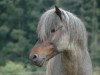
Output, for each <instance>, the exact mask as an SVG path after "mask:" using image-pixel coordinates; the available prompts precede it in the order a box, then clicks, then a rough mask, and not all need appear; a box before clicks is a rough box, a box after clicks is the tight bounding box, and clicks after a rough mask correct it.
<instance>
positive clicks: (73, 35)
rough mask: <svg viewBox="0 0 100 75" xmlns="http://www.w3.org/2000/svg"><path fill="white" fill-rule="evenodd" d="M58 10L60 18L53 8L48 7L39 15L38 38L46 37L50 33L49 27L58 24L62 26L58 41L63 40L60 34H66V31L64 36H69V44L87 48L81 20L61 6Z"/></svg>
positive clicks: (43, 38)
mask: <svg viewBox="0 0 100 75" xmlns="http://www.w3.org/2000/svg"><path fill="white" fill-rule="evenodd" d="M60 10H61V13H62V14H61V16H62V20H61V19H60V18H59V16H58V15H56V13H55V9H50V10H48V11H47V12H45V13H44V14H43V15H42V16H41V18H40V21H39V24H38V28H37V32H38V36H39V39H41V40H45V39H47V38H48V37H49V35H50V34H51V29H53V28H55V29H57V28H58V27H59V26H63V27H62V34H61V37H58V38H60V39H59V41H60V42H61V41H63V37H62V36H64V35H66V34H65V33H67V34H68V35H66V37H69V38H68V40H69V42H68V43H69V44H71V43H74V44H77V45H78V46H79V47H80V48H81V49H87V36H86V30H85V27H84V25H83V23H82V22H81V20H80V19H79V18H77V17H76V16H75V15H74V14H72V13H70V12H68V11H65V10H63V9H61V8H60ZM66 37H65V38H66ZM64 41H65V40H64ZM59 45H60V43H59ZM58 47H59V46H58Z"/></svg>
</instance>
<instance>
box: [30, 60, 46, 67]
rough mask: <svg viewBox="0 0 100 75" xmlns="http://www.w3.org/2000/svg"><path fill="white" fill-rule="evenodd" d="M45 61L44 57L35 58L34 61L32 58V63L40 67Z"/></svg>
mask: <svg viewBox="0 0 100 75" xmlns="http://www.w3.org/2000/svg"><path fill="white" fill-rule="evenodd" d="M45 61H46V60H45V59H42V60H36V61H34V60H32V63H33V64H34V65H36V66H38V67H42V66H43V64H44V63H45Z"/></svg>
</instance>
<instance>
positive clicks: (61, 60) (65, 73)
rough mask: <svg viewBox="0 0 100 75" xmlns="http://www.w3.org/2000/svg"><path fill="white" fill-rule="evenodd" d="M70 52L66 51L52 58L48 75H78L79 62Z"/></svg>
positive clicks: (48, 67)
mask: <svg viewBox="0 0 100 75" xmlns="http://www.w3.org/2000/svg"><path fill="white" fill-rule="evenodd" d="M74 58H75V57H74V56H73V55H72V54H71V53H70V52H68V53H67V52H64V53H62V54H59V55H57V56H55V57H54V58H52V59H50V60H49V62H48V65H47V74H46V75H76V74H77V73H76V72H77V63H76V61H75V59H74Z"/></svg>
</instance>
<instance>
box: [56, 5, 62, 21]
mask: <svg viewBox="0 0 100 75" xmlns="http://www.w3.org/2000/svg"><path fill="white" fill-rule="evenodd" d="M55 13H56V14H57V15H58V16H59V17H60V19H61V20H62V17H61V11H60V9H59V8H58V7H57V6H55Z"/></svg>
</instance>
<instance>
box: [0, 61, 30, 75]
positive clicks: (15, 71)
mask: <svg viewBox="0 0 100 75" xmlns="http://www.w3.org/2000/svg"><path fill="white" fill-rule="evenodd" d="M21 74H23V75H24V74H25V75H32V72H31V70H30V67H28V68H24V65H23V64H21V63H19V64H18V63H14V62H11V61H8V62H7V64H6V65H5V66H4V67H3V66H1V67H0V75H21Z"/></svg>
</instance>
